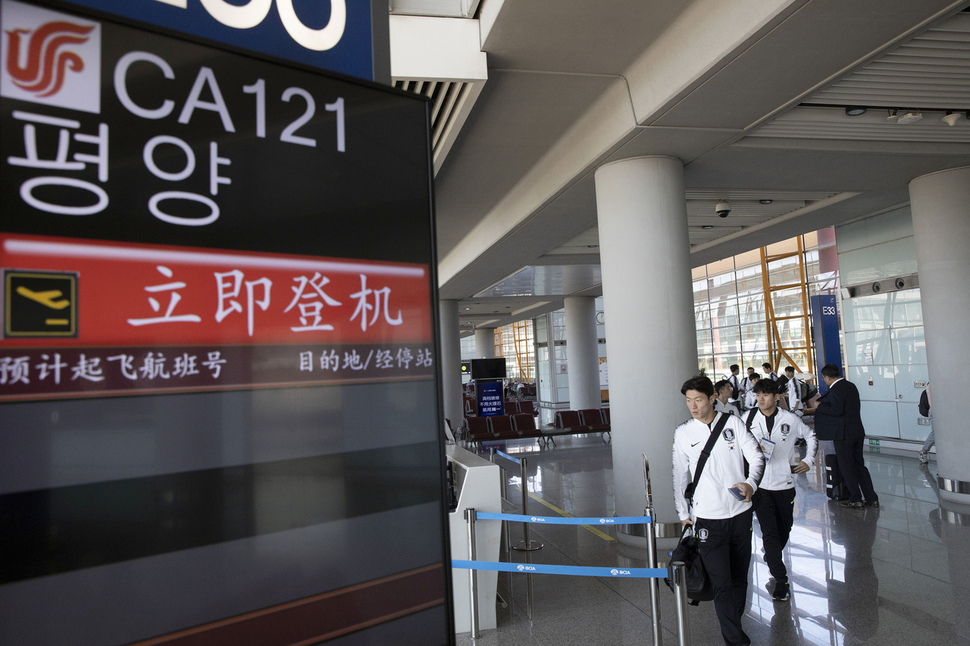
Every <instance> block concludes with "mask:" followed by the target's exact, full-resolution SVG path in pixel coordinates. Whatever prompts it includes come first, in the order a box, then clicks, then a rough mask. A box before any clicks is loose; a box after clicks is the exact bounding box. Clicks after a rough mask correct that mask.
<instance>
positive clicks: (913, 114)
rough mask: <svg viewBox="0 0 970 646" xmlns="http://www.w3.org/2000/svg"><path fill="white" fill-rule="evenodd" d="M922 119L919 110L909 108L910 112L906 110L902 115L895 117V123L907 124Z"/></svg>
mask: <svg viewBox="0 0 970 646" xmlns="http://www.w3.org/2000/svg"><path fill="white" fill-rule="evenodd" d="M922 119H923V115H922V114H920V111H919V110H915V111H912V110H911V111H910V112H907V113H906V114H904V115H903V116H901V117H899V118H898V119H896V123H899V124H902V125H907V124H910V123H916V122H917V121H922Z"/></svg>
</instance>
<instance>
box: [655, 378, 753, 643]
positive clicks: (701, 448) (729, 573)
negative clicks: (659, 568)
mask: <svg viewBox="0 0 970 646" xmlns="http://www.w3.org/2000/svg"><path fill="white" fill-rule="evenodd" d="M680 392H681V394H682V395H684V397H685V398H686V403H687V408H688V409H689V410H690V414H691V419H689V420H688V421H686V422H684V423H683V424H681V425H680V426H678V427H677V429H676V430H675V431H674V443H673V488H674V505H675V506H676V508H677V515H678V516H679V517H680V521H681V523H682V524H683V525H684V526H687V525H693V527H694V531H695V532H696V536H697V538H698V548H699V551H700V555H701V561H702V562H703V564H704V567H705V568H706V569H707V572H708V575H709V576H710V579H711V586H712V587H713V589H714V611H715V613H716V614H717V619H718V622H719V623H720V626H721V635H722V637H723V638H724V643H725V644H728V645H729V646H743V645H747V644H750V643H751V639H750V638H749V637H748V636H747V635H746V634H745V632H744V630H743V629H742V627H741V617H742V616H743V615H744V606H745V603H746V602H747V590H748V567H749V565H750V563H751V529H752V527H751V520H752V508H751V496H752V495H754V493H755V492H756V491H757V489H758V485H759V483H760V482H761V478H762V474H763V473H764V456H763V455H762V453H761V449H760V447H759V446H758V442H757V441H756V440H755V439H754V436H753V435H751V433H749V432H748V429H746V428H745V426H744V422H742V421H741V418H739V417H737V416H734V415H725V414H723V413H718V412H716V411H715V410H714V402H715V400H716V399H717V398H716V397H715V396H714V384H713V383H711V380H710V379H708V378H707V377H701V376H698V377H694V378H693V379H689V380H687V381H686V382H684V385H683V386H682V387H681V389H680ZM745 460H747V463H748V469H745ZM688 485H692V486H691V487H690V490H689V491H688V490H687V489H688ZM688 500H690V501H691V502H688Z"/></svg>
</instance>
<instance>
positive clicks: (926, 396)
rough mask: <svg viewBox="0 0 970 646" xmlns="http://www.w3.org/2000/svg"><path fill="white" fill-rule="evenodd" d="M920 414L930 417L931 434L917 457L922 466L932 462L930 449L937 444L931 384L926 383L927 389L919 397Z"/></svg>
mask: <svg viewBox="0 0 970 646" xmlns="http://www.w3.org/2000/svg"><path fill="white" fill-rule="evenodd" d="M919 414H920V415H922V416H923V417H928V418H929V420H930V434H929V435H927V436H926V441H925V442H923V448H921V449H920V450H919V453H917V454H916V456H917V457H918V458H919V461H920V463H921V464H928V463H929V461H930V449H932V448H933V445H934V444H936V434H935V433H934V432H933V400H932V399H931V398H930V382H928V381H927V382H926V389H925V390H924V391H923V393H922V394H921V395H920V397H919Z"/></svg>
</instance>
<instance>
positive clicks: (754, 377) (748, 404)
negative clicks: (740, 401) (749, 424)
mask: <svg viewBox="0 0 970 646" xmlns="http://www.w3.org/2000/svg"><path fill="white" fill-rule="evenodd" d="M768 381H770V379H769V380H768ZM759 382H761V375H759V374H758V373H757V372H752V373H751V375H750V376H749V377H748V383H749V384H751V386H750V387H749V388H748V390H747V391H745V393H744V410H751V409H753V408H757V407H758V398H757V396H756V395H755V392H754V387H755V386H757V385H758V383H759Z"/></svg>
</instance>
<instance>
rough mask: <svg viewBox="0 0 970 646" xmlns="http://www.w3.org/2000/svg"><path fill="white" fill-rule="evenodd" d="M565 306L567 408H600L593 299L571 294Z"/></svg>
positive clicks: (597, 352)
mask: <svg viewBox="0 0 970 646" xmlns="http://www.w3.org/2000/svg"><path fill="white" fill-rule="evenodd" d="M564 304H565V306H566V366H567V374H568V375H569V407H570V408H571V409H573V410H580V409H583V408H599V407H600V403H601V401H600V370H599V347H598V345H597V344H598V343H599V339H598V338H597V337H596V299H595V298H592V297H590V296H570V297H569V298H567V299H565V301H564Z"/></svg>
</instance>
